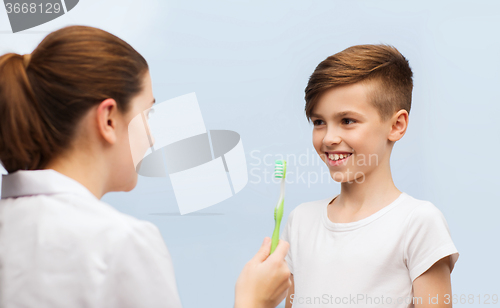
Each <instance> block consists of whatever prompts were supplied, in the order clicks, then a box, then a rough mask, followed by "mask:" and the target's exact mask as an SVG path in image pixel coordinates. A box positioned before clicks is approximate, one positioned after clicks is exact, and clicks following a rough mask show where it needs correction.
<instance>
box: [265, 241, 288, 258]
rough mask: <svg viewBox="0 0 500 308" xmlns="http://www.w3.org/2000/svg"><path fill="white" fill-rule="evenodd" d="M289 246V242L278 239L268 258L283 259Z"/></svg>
mask: <svg viewBox="0 0 500 308" xmlns="http://www.w3.org/2000/svg"><path fill="white" fill-rule="evenodd" d="M289 248H290V244H289V243H288V242H287V241H285V240H280V241H279V243H278V246H276V249H275V250H274V252H273V254H272V255H271V256H270V257H269V258H277V259H279V260H283V259H285V256H286V254H287V253H288V249H289Z"/></svg>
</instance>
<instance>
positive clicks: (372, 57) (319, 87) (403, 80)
mask: <svg viewBox="0 0 500 308" xmlns="http://www.w3.org/2000/svg"><path fill="white" fill-rule="evenodd" d="M412 77H413V73H412V71H411V68H410V65H409V63H408V60H406V58H405V57H404V56H403V55H402V54H401V53H400V52H399V51H398V50H397V49H396V48H395V47H393V46H389V45H382V44H380V45H357V46H352V47H349V48H347V49H345V50H343V51H341V52H338V53H336V54H334V55H333V56H329V57H328V58H326V59H325V60H324V61H322V62H321V63H320V64H319V65H318V66H317V67H316V69H315V70H314V72H313V73H312V75H311V77H310V78H309V82H308V84H307V87H306V89H305V93H306V95H305V100H306V107H305V112H306V117H307V120H308V121H310V120H311V112H312V110H313V108H314V106H315V105H316V104H317V102H318V100H319V98H320V96H321V94H323V93H324V92H325V91H326V90H328V89H331V88H334V87H337V86H341V85H348V84H353V83H357V82H360V81H362V82H372V81H373V82H374V83H373V85H374V91H372V93H371V94H370V96H371V102H372V104H373V106H374V107H375V108H376V109H377V111H378V113H379V115H380V118H381V120H382V121H383V122H384V121H386V120H388V119H390V118H391V117H392V115H393V114H394V113H395V112H397V111H399V110H401V109H405V110H406V111H407V112H408V114H410V108H411V92H412V90H413V80H412Z"/></svg>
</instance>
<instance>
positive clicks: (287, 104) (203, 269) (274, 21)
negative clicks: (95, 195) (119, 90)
mask: <svg viewBox="0 0 500 308" xmlns="http://www.w3.org/2000/svg"><path fill="white" fill-rule="evenodd" d="M499 12H500V2H497V1H439V2H436V1H272V2H271V1H185V0H184V1H170V0H169V1H153V0H143V1H140V2H139V1H131V0H128V1H127V0H120V1H119V0H106V1H103V0H81V1H80V3H79V4H78V5H77V6H76V7H75V8H74V9H73V10H72V11H71V12H69V13H68V14H65V15H63V16H61V17H60V18H57V19H56V20H53V21H51V22H48V23H46V24H43V25H40V26H38V27H35V28H33V29H30V30H26V31H23V32H19V33H17V34H12V33H11V32H12V31H11V30H10V25H9V23H8V18H7V14H6V12H5V9H4V7H1V8H0V52H1V54H3V53H5V52H9V51H14V52H18V53H21V54H23V53H29V52H31V51H32V50H33V49H34V48H35V47H36V45H37V44H38V43H39V42H40V41H41V40H42V39H43V37H45V36H46V35H47V34H48V33H49V32H51V31H53V30H56V29H58V28H60V27H63V26H66V25H70V24H82V25H90V26H94V27H99V28H102V29H104V30H107V31H109V32H111V33H113V34H115V35H117V36H119V37H120V38H122V39H124V40H125V41H127V42H128V43H130V44H131V45H132V46H133V47H134V48H136V49H137V50H138V51H139V52H140V53H141V54H142V55H143V56H144V57H145V58H146V60H147V61H148V63H149V66H150V70H151V76H152V80H153V91H154V94H155V97H156V100H157V101H158V102H162V101H165V100H167V99H170V98H174V97H176V96H179V95H183V94H187V93H190V92H196V95H197V97H198V102H199V105H200V109H201V111H202V113H203V117H204V120H205V125H206V127H207V129H227V130H233V131H236V132H238V133H239V134H240V135H241V138H242V141H243V146H244V149H245V153H246V157H247V163H248V168H249V172H250V173H249V183H248V184H247V186H246V187H245V188H244V189H243V190H242V191H241V192H240V193H238V194H237V195H235V196H234V197H232V198H230V199H228V200H225V201H224V202H221V203H219V204H216V205H214V206H212V207H209V208H207V209H204V210H202V211H199V212H196V213H193V214H190V215H184V216H180V215H179V214H178V208H177V205H176V200H175V196H174V193H173V190H172V187H171V184H170V181H169V179H168V178H160V179H158V178H144V177H140V178H139V182H138V185H137V187H136V188H135V189H134V190H133V191H132V192H129V193H109V194H107V195H105V196H104V197H103V199H102V200H103V201H105V202H108V203H109V204H111V205H112V206H114V207H116V208H117V209H119V210H120V211H122V212H124V213H128V214H130V215H133V216H135V217H138V218H140V219H145V220H149V221H151V222H153V223H155V224H156V225H157V226H158V227H159V229H160V230H161V232H162V235H163V238H164V239H165V242H166V244H167V247H168V248H169V251H170V252H171V255H172V258H173V263H174V267H175V274H176V279H177V283H178V288H179V293H180V296H181V300H182V303H183V305H184V307H187V308H189V307H193V308H194V307H231V306H232V305H233V300H234V284H235V282H236V279H237V277H238V275H239V273H240V271H241V269H242V268H243V266H244V264H245V263H246V262H247V261H248V260H249V259H250V258H251V257H252V256H253V255H254V254H255V253H256V251H257V250H258V248H259V246H260V244H261V242H262V240H263V238H264V237H265V236H271V234H272V230H273V226H274V220H273V208H274V206H275V203H276V202H277V199H278V194H279V185H278V184H277V183H273V182H271V181H270V180H271V177H270V173H271V172H273V169H274V165H273V162H274V159H277V158H281V157H280V155H284V156H285V157H286V155H295V156H296V157H298V156H300V155H302V156H303V157H306V155H307V161H308V163H307V164H299V162H296V163H295V164H294V163H293V162H292V163H291V164H290V165H289V168H290V169H289V170H293V171H295V172H298V173H299V174H300V173H302V174H303V178H302V179H303V180H300V178H298V179H297V178H295V177H291V178H290V183H289V184H287V193H286V201H285V216H284V217H285V218H284V220H283V224H284V223H285V222H286V217H287V216H288V214H289V213H290V211H291V210H292V209H293V208H295V207H296V206H297V205H299V204H300V203H302V202H305V201H311V200H318V199H323V198H327V197H330V196H334V195H336V194H337V193H338V192H340V184H338V183H336V182H334V181H333V180H332V179H331V178H329V176H328V173H327V169H326V167H324V166H322V165H321V164H320V163H318V160H317V157H316V156H317V155H316V154H314V153H315V151H314V148H313V146H312V142H311V134H312V126H311V124H309V123H308V122H307V120H306V118H305V115H304V88H305V86H306V84H307V80H308V77H309V76H310V74H311V73H312V72H313V70H314V68H315V67H316V65H317V64H318V63H319V62H320V61H322V60H323V59H325V58H326V57H327V56H329V55H332V54H334V53H336V52H339V51H341V50H343V49H345V48H347V47H349V46H351V45H356V44H366V43H387V44H391V45H394V46H395V47H397V48H398V49H399V50H400V51H401V52H402V53H403V55H405V57H406V58H408V59H409V61H410V65H411V67H412V69H413V72H414V85H415V86H414V92H413V104H412V109H411V112H410V121H409V127H408V130H407V132H406V135H405V136H404V137H403V139H402V140H400V141H399V142H397V143H396V145H395V147H394V150H393V154H392V159H391V169H392V173H393V178H394V182H395V184H396V186H397V187H398V188H399V189H400V190H401V191H404V192H406V193H408V194H410V195H411V196H413V197H415V198H417V199H422V200H429V201H431V202H432V203H434V204H435V205H436V206H437V207H438V208H439V209H440V210H441V211H442V212H443V214H444V215H445V217H446V219H447V221H448V224H449V227H450V231H451V235H452V238H453V240H454V242H455V245H456V247H457V248H458V251H459V252H460V258H459V260H458V262H457V264H456V266H455V269H454V270H453V273H452V289H453V293H454V294H457V295H458V296H460V295H461V294H466V295H468V294H474V295H475V296H477V295H481V298H483V296H484V295H485V294H494V293H496V294H499V293H500V288H499V287H500V284H499V282H498V276H500V272H499V266H498V263H497V260H498V256H499V254H500V249H499V240H498V238H497V236H498V235H499V234H500V224H498V217H499V216H500V210H499V205H500V204H499V201H498V200H499V199H500V189H499V187H498V186H499V182H500V181H499V180H498V175H499V174H500V166H499V159H498V157H497V155H498V152H499V150H500V148H499V136H500V124H499V121H498V119H497V114H498V113H499V112H500V101H499V97H498V87H499V85H500V77H499V74H498V72H499V71H500V39H499V35H498V30H499V29H500V13H499ZM185 120H186V121H185V123H186V125H190V123H189V122H190V120H189V119H185ZM265 155H268V158H267V164H265V163H264V162H263V161H261V160H262V159H263V158H264V156H265ZM315 155H316V156H315ZM304 160H306V158H304ZM311 160H312V161H311ZM259 161H260V163H259ZM2 171H4V170H2ZM4 172H5V171H4ZM264 172H268V173H269V174H268V175H267V179H268V181H267V183H266V182H265V181H264V178H263V176H264ZM320 172H324V176H323V178H322V180H318V181H316V183H314V181H313V179H314V176H315V174H318V173H320ZM308 175H309V176H311V180H310V181H308V179H307V177H308ZM259 177H260V180H259ZM282 305H284V303H282Z"/></svg>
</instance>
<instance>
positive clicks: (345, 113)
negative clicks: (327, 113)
mask: <svg viewBox="0 0 500 308" xmlns="http://www.w3.org/2000/svg"><path fill="white" fill-rule="evenodd" d="M348 115H355V116H358V117H361V118H363V115H362V114H361V113H358V112H356V111H352V110H346V111H341V112H337V113H336V114H335V115H334V116H333V117H334V118H341V117H345V116H348ZM311 117H315V118H321V116H320V115H319V114H315V113H311Z"/></svg>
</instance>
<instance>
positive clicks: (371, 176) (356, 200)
mask: <svg viewBox="0 0 500 308" xmlns="http://www.w3.org/2000/svg"><path fill="white" fill-rule="evenodd" d="M401 193H402V192H401V191H400V190H399V189H398V188H397V187H396V186H395V185H394V182H393V180H392V175H391V169H390V164H389V163H388V162H387V163H386V164H384V165H379V166H378V167H377V168H375V169H373V170H372V171H371V172H370V173H367V174H364V175H363V177H360V178H357V180H355V181H352V182H351V183H348V182H343V183H342V184H341V191H340V195H339V196H338V197H337V198H336V199H335V201H334V202H333V203H332V204H335V208H336V209H337V210H345V211H347V212H349V213H357V212H371V211H372V210H377V209H376V208H378V209H380V207H383V206H386V205H388V204H390V203H391V202H392V201H394V200H396V198H398V197H399V196H400V195H401Z"/></svg>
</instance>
